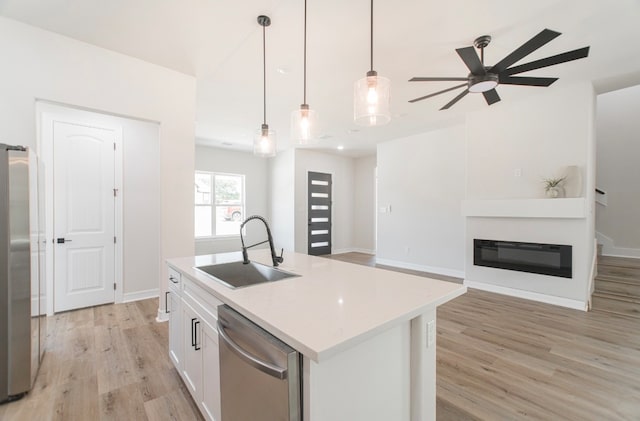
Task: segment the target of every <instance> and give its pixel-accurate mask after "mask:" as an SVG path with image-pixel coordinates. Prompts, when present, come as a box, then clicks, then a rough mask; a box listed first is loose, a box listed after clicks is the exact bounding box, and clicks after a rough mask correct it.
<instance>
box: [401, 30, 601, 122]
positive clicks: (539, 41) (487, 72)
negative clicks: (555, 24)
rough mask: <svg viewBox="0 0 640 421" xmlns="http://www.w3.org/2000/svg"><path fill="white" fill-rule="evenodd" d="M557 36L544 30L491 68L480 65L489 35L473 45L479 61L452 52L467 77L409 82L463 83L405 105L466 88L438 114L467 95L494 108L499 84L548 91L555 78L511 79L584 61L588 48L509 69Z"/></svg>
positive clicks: (469, 51) (467, 51) (462, 51)
mask: <svg viewBox="0 0 640 421" xmlns="http://www.w3.org/2000/svg"><path fill="white" fill-rule="evenodd" d="M558 36H560V32H556V31H552V30H550V29H544V30H542V31H541V32H540V33H539V34H537V35H536V36H534V37H533V38H531V39H530V40H529V41H527V42H525V43H524V44H522V45H521V46H520V47H518V48H516V49H515V50H514V51H513V52H512V53H511V54H509V55H508V56H506V57H505V58H503V59H502V60H501V61H499V62H498V63H496V64H494V65H493V66H485V65H484V49H485V47H486V46H487V45H489V43H490V42H491V37H490V36H489V35H483V36H481V37H478V38H476V40H475V41H474V43H473V45H474V46H475V48H477V49H479V50H480V57H478V54H477V53H476V51H475V50H474V47H464V48H458V49H456V52H457V53H458V55H459V56H460V58H461V59H462V61H463V62H464V64H465V65H466V66H467V68H468V69H469V71H470V73H469V74H468V75H467V77H414V78H411V79H409V82H442V81H450V82H455V81H466V83H463V84H460V85H457V86H453V87H451V88H447V89H443V90H441V91H438V92H434V93H432V94H429V95H425V96H422V97H418V98H414V99H412V100H410V101H409V102H418V101H422V100H423V99H427V98H431V97H434V96H436V95H440V94H443V93H446V92H449V91H453V90H455V89H459V88H462V87H465V86H466V89H465V90H463V91H462V92H461V93H460V94H458V95H457V96H456V97H455V98H453V99H452V100H451V101H449V102H448V103H447V104H445V105H444V106H443V107H442V108H440V110H446V109H448V108H449V107H451V106H452V105H454V104H455V103H456V102H458V101H460V100H461V99H462V98H464V96H465V95H467V94H468V93H469V92H471V93H482V95H483V96H484V99H485V101H486V102H487V104H488V105H492V104H495V103H496V102H498V101H500V96H499V95H498V92H497V91H496V87H497V86H498V85H500V84H502V85H519V86H540V87H548V86H550V85H551V84H552V83H554V82H555V81H556V80H558V78H550V77H527V76H513V75H516V74H520V73H524V72H528V71H531V70H536V69H541V68H543V67H548V66H553V65H556V64H560V63H566V62H568V61H573V60H578V59H581V58H585V57H587V56H588V55H589V47H584V48H579V49H577V50H573V51H568V52H566V53H562V54H557V55H555V56H551V57H547V58H543V59H540V60H535V61H532V62H529V63H525V64H521V65H518V66H513V67H511V66H512V65H514V64H515V63H517V62H518V61H520V60H522V59H523V58H524V57H526V56H528V55H529V54H531V53H533V52H534V51H536V50H537V49H539V48H540V47H542V46H544V45H545V44H547V43H548V42H550V41H552V40H553V39H555V38H556V37H558Z"/></svg>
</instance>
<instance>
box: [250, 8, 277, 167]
mask: <svg viewBox="0 0 640 421" xmlns="http://www.w3.org/2000/svg"><path fill="white" fill-rule="evenodd" d="M258 24H260V26H262V83H263V84H262V86H263V88H262V98H263V102H262V106H263V108H262V109H263V122H262V126H260V130H258V131H257V132H256V134H255V135H254V137H253V154H254V155H255V156H260V157H264V158H270V157H272V156H276V132H275V130H270V129H269V125H268V124H267V47H266V42H265V28H266V27H267V26H269V25H271V19H270V18H269V16H264V15H260V16H258Z"/></svg>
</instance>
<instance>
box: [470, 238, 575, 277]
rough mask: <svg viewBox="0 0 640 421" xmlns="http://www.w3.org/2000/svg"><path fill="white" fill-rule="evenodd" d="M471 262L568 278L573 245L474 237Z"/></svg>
mask: <svg viewBox="0 0 640 421" xmlns="http://www.w3.org/2000/svg"><path fill="white" fill-rule="evenodd" d="M473 264H474V265H476V266H487V267H492V268H499V269H508V270H517V271H520V272H529V273H539V274H541V275H550V276H559V277H562V278H571V277H572V276H573V274H572V247H571V246H567V245H561V244H540V243H521V242H517V241H498V240H479V239H474V240H473Z"/></svg>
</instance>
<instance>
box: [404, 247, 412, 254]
mask: <svg viewBox="0 0 640 421" xmlns="http://www.w3.org/2000/svg"><path fill="white" fill-rule="evenodd" d="M410 252H411V248H410V247H409V246H405V248H404V254H406V255H408V254H409V253H410Z"/></svg>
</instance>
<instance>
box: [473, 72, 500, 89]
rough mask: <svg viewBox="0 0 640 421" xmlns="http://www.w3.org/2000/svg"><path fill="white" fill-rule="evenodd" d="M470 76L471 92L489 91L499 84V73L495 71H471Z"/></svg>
mask: <svg viewBox="0 0 640 421" xmlns="http://www.w3.org/2000/svg"><path fill="white" fill-rule="evenodd" d="M468 78H469V81H468V82H467V84H468V86H469V92H474V93H479V92H487V91H490V90H492V89H494V88H495V87H496V86H498V75H497V74H495V73H491V72H487V73H485V74H483V75H474V74H473V73H469V76H468Z"/></svg>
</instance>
